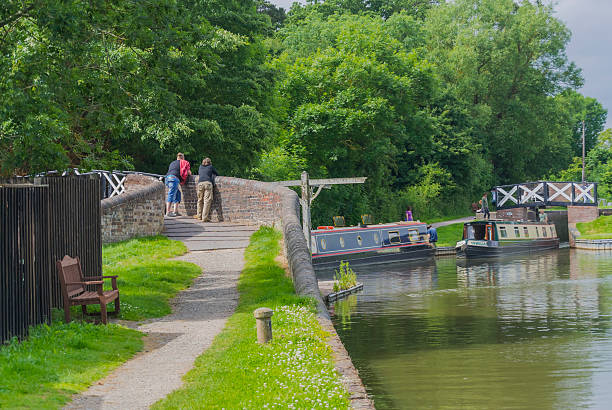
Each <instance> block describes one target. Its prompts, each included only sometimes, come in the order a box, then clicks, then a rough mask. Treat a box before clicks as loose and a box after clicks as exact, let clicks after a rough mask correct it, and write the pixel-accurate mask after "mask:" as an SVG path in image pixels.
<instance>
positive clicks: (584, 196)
mask: <svg viewBox="0 0 612 410" xmlns="http://www.w3.org/2000/svg"><path fill="white" fill-rule="evenodd" d="M493 197H494V199H496V206H497V209H508V208H530V207H541V206H597V183H595V182H584V183H582V182H559V181H536V182H522V183H520V184H513V185H500V186H496V187H494V188H493Z"/></svg>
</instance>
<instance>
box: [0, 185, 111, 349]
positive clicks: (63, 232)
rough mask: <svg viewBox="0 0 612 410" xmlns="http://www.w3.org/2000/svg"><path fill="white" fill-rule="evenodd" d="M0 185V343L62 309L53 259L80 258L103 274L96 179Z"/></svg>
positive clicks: (92, 272)
mask: <svg viewBox="0 0 612 410" xmlns="http://www.w3.org/2000/svg"><path fill="white" fill-rule="evenodd" d="M4 182H5V183H4V184H3V185H0V187H1V188H0V206H1V209H0V235H1V237H0V241H1V244H0V286H1V288H0V342H1V341H4V340H6V339H7V338H10V337H13V336H17V337H22V336H24V335H25V333H24V332H27V329H28V327H29V326H30V325H35V324H38V323H42V322H45V321H48V320H49V312H50V308H51V307H58V308H59V307H62V294H61V287H60V282H59V278H58V276H57V273H56V272H55V261H56V260H59V259H62V258H63V256H64V255H70V256H79V257H80V259H81V265H82V268H83V273H84V275H85V276H96V275H100V274H101V272H102V237H101V225H100V224H101V219H100V216H101V215H100V213H101V210H100V200H101V189H100V176H99V175H97V174H92V175H69V176H60V175H57V176H44V177H35V178H19V179H12V180H10V181H9V180H7V181H4ZM0 183H2V181H0Z"/></svg>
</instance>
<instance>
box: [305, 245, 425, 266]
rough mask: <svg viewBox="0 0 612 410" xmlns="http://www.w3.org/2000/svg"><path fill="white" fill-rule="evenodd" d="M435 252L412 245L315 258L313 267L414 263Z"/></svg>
mask: <svg viewBox="0 0 612 410" xmlns="http://www.w3.org/2000/svg"><path fill="white" fill-rule="evenodd" d="M434 252H435V251H434V249H433V248H432V247H431V246H429V245H412V246H406V247H398V248H387V249H380V250H368V251H363V252H354V253H348V254H335V255H321V256H313V257H312V265H313V266H314V267H315V268H331V267H337V266H338V265H339V264H340V262H342V261H348V262H349V263H350V264H351V266H353V265H368V264H380V263H393V262H399V261H412V260H421V259H428V258H433V256H434Z"/></svg>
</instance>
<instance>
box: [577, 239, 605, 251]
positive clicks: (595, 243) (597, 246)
mask: <svg viewBox="0 0 612 410" xmlns="http://www.w3.org/2000/svg"><path fill="white" fill-rule="evenodd" d="M574 248H576V249H586V250H592V251H612V239H575V240H574Z"/></svg>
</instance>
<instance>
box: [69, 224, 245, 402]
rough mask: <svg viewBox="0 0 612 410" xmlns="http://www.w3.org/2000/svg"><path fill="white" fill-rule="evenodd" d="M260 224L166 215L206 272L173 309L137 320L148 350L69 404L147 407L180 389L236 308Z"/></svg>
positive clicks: (171, 231) (168, 231) (169, 230)
mask: <svg viewBox="0 0 612 410" xmlns="http://www.w3.org/2000/svg"><path fill="white" fill-rule="evenodd" d="M255 229H256V228H254V227H252V226H244V225H233V224H224V223H201V222H199V221H197V220H195V219H193V218H189V217H179V218H171V219H170V218H169V219H166V220H165V224H164V235H166V236H168V237H169V238H171V239H176V240H180V241H182V242H183V243H185V245H187V248H188V249H189V253H187V254H185V255H183V256H181V257H179V258H177V259H178V260H184V261H188V262H192V263H195V264H196V265H198V266H200V267H201V268H202V271H203V273H202V275H200V276H199V277H198V278H196V279H195V281H194V283H193V285H192V286H191V287H190V288H189V289H186V290H184V291H182V292H181V293H180V294H179V295H178V296H177V297H176V298H175V299H174V301H173V303H172V305H173V306H172V310H173V313H172V314H170V315H168V316H165V317H162V318H159V319H153V320H148V321H146V322H143V323H142V324H140V325H138V326H135V327H136V328H137V329H138V330H140V331H142V332H144V333H146V337H145V350H144V351H143V352H142V353H140V354H139V355H137V356H136V357H134V358H133V359H131V360H129V361H128V362H126V363H124V364H123V365H122V366H120V367H119V368H117V369H115V371H114V372H113V373H111V374H110V375H108V376H107V377H106V378H104V379H102V380H100V381H99V382H98V383H96V384H95V385H93V386H91V387H90V388H89V389H88V390H87V391H85V392H83V393H81V394H79V395H76V396H75V397H74V398H73V400H72V402H71V403H70V404H68V405H67V406H66V408H68V409H146V408H149V406H151V405H152V404H153V403H155V402H156V401H158V400H160V399H162V398H164V397H166V396H167V395H168V394H169V393H171V392H172V391H174V390H176V389H178V388H179V387H180V386H181V385H182V377H183V375H184V374H185V373H186V372H187V371H189V370H190V369H191V368H192V367H193V362H194V361H195V359H196V357H198V356H199V355H200V354H201V353H202V352H203V351H204V350H206V349H207V348H208V347H209V346H210V345H211V343H212V340H213V339H214V337H215V336H216V335H217V334H218V333H219V332H220V331H221V330H222V329H223V327H224V326H225V322H226V320H227V318H228V317H229V316H231V315H232V313H233V312H234V309H235V308H236V305H237V303H238V292H237V290H236V285H237V281H238V277H239V275H240V272H241V270H242V268H243V267H244V249H245V248H246V246H247V245H248V243H249V238H250V236H251V234H252V233H253V232H254V231H255ZM119 291H121V289H119Z"/></svg>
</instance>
